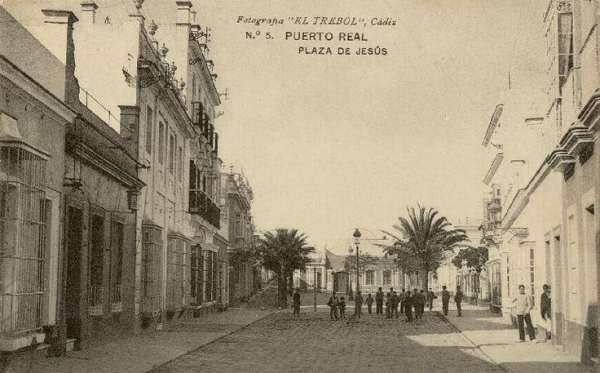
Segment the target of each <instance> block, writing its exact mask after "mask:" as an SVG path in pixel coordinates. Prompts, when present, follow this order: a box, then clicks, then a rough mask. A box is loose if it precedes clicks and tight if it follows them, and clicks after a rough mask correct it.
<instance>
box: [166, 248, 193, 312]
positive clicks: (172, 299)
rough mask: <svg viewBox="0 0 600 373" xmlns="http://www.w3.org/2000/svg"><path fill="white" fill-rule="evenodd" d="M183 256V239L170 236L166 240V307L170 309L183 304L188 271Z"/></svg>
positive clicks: (184, 252) (175, 308)
mask: <svg viewBox="0 0 600 373" xmlns="http://www.w3.org/2000/svg"><path fill="white" fill-rule="evenodd" d="M185 256H186V245H185V242H184V240H183V239H181V238H176V237H170V238H169V239H168V241H167V283H168V286H167V307H168V309H169V310H171V311H174V310H179V309H181V308H182V307H183V306H184V305H185V291H186V288H187V284H186V281H185V274H186V273H187V272H188V271H189V269H188V268H186V263H187V260H186V259H185Z"/></svg>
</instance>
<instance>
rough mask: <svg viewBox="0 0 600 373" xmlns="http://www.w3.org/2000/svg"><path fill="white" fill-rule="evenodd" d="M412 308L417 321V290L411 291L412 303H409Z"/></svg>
mask: <svg viewBox="0 0 600 373" xmlns="http://www.w3.org/2000/svg"><path fill="white" fill-rule="evenodd" d="M410 303H412V305H413V308H414V314H415V320H418V319H419V304H420V302H419V290H418V289H417V288H414V289H413V293H412V301H411V302H410Z"/></svg>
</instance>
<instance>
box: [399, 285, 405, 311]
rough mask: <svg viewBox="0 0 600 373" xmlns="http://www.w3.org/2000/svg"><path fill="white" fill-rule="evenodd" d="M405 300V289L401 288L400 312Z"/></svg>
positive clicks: (402, 309)
mask: <svg viewBox="0 0 600 373" xmlns="http://www.w3.org/2000/svg"><path fill="white" fill-rule="evenodd" d="M405 302H406V289H404V288H402V293H400V313H401V314H404V303H405Z"/></svg>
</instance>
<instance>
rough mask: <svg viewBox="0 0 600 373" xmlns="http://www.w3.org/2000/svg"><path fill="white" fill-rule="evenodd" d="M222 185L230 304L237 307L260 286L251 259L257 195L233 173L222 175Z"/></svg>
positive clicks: (257, 273) (256, 270)
mask: <svg viewBox="0 0 600 373" xmlns="http://www.w3.org/2000/svg"><path fill="white" fill-rule="evenodd" d="M221 185H222V194H221V205H223V206H224V209H225V211H224V219H223V220H224V222H225V224H224V226H223V227H222V235H223V237H227V241H228V244H229V247H228V251H229V255H228V258H229V276H228V283H229V302H230V303H237V302H240V301H244V300H247V299H248V298H249V297H250V296H251V295H252V294H254V293H255V292H256V291H257V290H258V288H259V286H260V283H261V278H260V277H261V273H260V269H259V268H257V267H256V266H255V264H254V261H253V260H252V258H251V256H249V255H248V254H249V253H250V252H251V249H252V247H253V246H254V245H255V240H256V237H255V234H254V233H255V229H254V224H253V220H252V210H251V209H252V200H253V198H254V195H253V192H252V188H251V186H250V183H249V182H248V179H247V178H246V177H245V176H244V175H243V174H242V173H237V172H233V170H230V171H229V172H222V173H221Z"/></svg>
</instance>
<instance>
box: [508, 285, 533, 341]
mask: <svg viewBox="0 0 600 373" xmlns="http://www.w3.org/2000/svg"><path fill="white" fill-rule="evenodd" d="M513 307H514V309H515V313H516V314H517V322H518V324H519V341H520V342H525V324H527V334H529V340H530V341H532V342H536V340H535V330H534V329H533V324H532V323H531V315H530V313H529V312H530V311H531V309H532V308H533V299H532V298H531V296H530V295H529V294H526V293H525V285H523V284H521V285H519V294H517V296H516V297H515V298H514V299H513Z"/></svg>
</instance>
